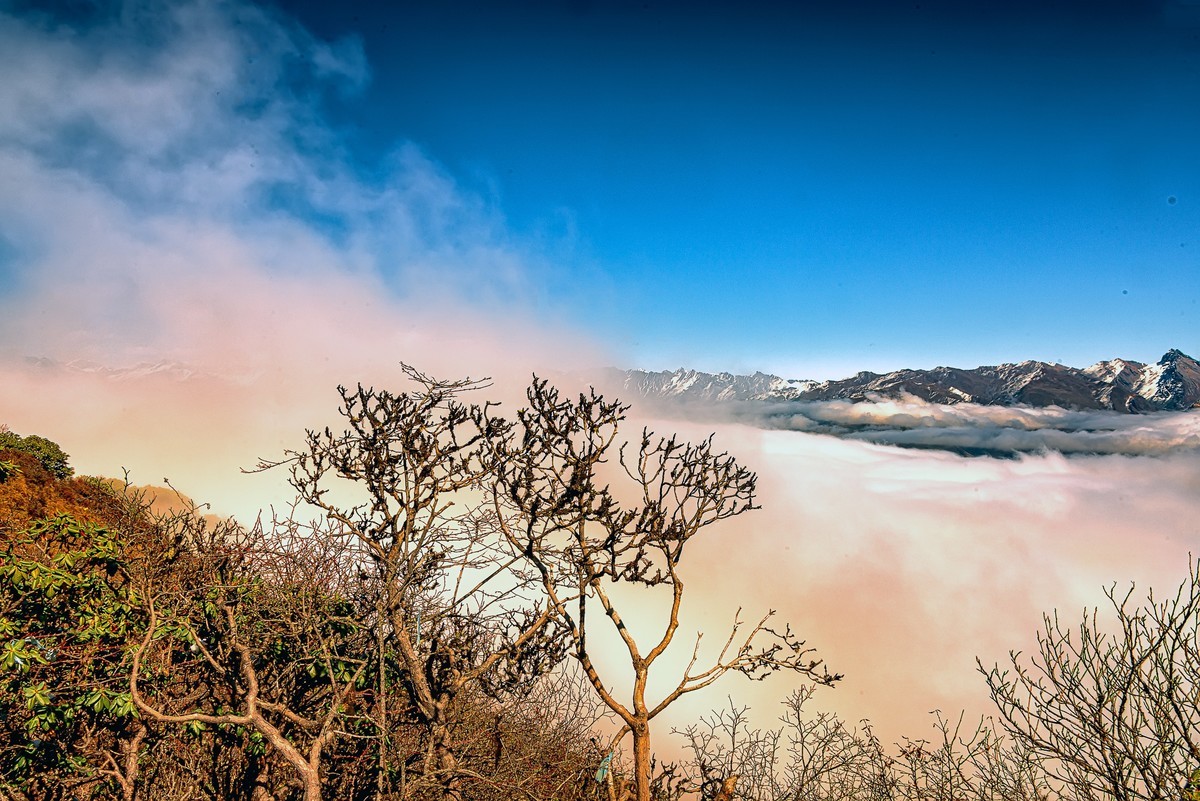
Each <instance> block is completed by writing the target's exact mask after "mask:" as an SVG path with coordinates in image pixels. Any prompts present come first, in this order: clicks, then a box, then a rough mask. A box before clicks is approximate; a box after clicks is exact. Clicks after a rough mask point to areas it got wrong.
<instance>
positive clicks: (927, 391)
mask: <svg viewBox="0 0 1200 801" xmlns="http://www.w3.org/2000/svg"><path fill="white" fill-rule="evenodd" d="M609 377H610V379H615V381H616V383H617V384H618V385H619V387H620V388H621V389H622V390H623V391H624V392H625V393H626V395H627V396H632V397H630V398H629V399H630V400H634V399H636V400H648V401H652V402H653V401H684V402H703V403H724V402H730V401H832V400H842V401H852V402H861V401H869V400H874V399H878V398H889V399H894V398H902V397H915V398H919V399H920V400H923V401H927V402H930V403H940V404H951V405H952V404H959V403H977V404H980V405H984V406H1033V407H1047V406H1058V407H1061V408H1064V409H1081V410H1082V409H1103V410H1112V411H1119V412H1126V413H1131V414H1140V413H1147V412H1156V411H1182V410H1185V409H1191V408H1196V407H1198V406H1200V363H1198V362H1197V361H1196V360H1195V359H1193V358H1192V357H1191V356H1188V355H1187V354H1185V353H1183V352H1182V351H1180V350H1177V349H1171V350H1169V351H1167V352H1166V353H1165V354H1164V355H1163V357H1162V358H1161V359H1159V361H1158V362H1157V363H1155V364H1146V363H1143V362H1138V361H1134V360H1131V359H1120V358H1116V359H1108V360H1105V361H1100V362H1096V363H1095V364H1093V365H1090V366H1089V367H1084V368H1076V367H1066V366H1064V365H1061V364H1050V363H1048V362H1040V361H1033V360H1029V361H1023V362H1019V363H1005V364H999V365H984V366H980V367H975V368H972V369H963V368H957V367H934V368H932V369H927V370H920V369H908V368H906V369H902V370H894V371H892V372H890V373H872V372H866V371H863V372H860V373H857V374H856V375H853V376H851V377H849V378H844V379H840V380H835V381H808V380H796V379H785V378H781V377H780V376H776V375H771V374H768V373H761V372H758V373H754V374H752V375H734V374H732V373H704V372H701V371H698V370H687V369H683V368H681V369H679V370H670V371H668V370H664V371H660V372H652V371H645V370H621V369H619V368H610V376H609Z"/></svg>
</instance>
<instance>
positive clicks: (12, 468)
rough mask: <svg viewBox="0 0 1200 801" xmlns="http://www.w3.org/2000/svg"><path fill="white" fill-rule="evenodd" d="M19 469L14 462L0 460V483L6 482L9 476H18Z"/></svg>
mask: <svg viewBox="0 0 1200 801" xmlns="http://www.w3.org/2000/svg"><path fill="white" fill-rule="evenodd" d="M20 473H21V468H20V467H19V466H18V465H17V463H16V462H13V461H10V460H8V459H0V483H2V482H4V481H5V480H7V479H8V478H9V477H10V476H15V475H20Z"/></svg>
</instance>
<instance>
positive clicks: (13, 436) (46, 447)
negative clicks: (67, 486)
mask: <svg viewBox="0 0 1200 801" xmlns="http://www.w3.org/2000/svg"><path fill="white" fill-rule="evenodd" d="M0 450H10V451H21V452H22V453H28V454H29V455H30V456H33V457H34V458H35V459H37V460H38V461H39V462H41V463H42V466H43V467H45V468H46V469H47V470H48V471H50V473H51V474H52V475H53V476H54V477H55V478H70V477H71V476H73V475H74V474H75V469H74V468H72V467H71V466H70V465H69V464H67V459H68V458H69V457H68V456H67V454H66V453H64V452H63V449H62V448H60V447H59V445H58V443H57V442H53V441H52V440H48V439H46V438H45V437H39V436H38V435H37V434H30V435H29V436H27V437H22V436H21V435H20V434H17V433H16V432H14V431H9V430H7V427H5V429H4V430H0ZM5 477H7V476H5V475H4V473H3V471H2V469H0V478H5Z"/></svg>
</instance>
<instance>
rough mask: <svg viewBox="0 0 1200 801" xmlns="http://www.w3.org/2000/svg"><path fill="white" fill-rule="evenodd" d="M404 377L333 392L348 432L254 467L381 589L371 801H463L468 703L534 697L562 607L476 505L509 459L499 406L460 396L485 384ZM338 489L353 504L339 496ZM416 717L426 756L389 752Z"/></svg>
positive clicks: (557, 646) (376, 616) (551, 657)
mask: <svg viewBox="0 0 1200 801" xmlns="http://www.w3.org/2000/svg"><path fill="white" fill-rule="evenodd" d="M404 370H405V372H406V374H407V375H408V377H409V378H410V379H411V380H412V382H413V383H414V384H415V389H414V390H413V391H411V392H402V393H392V392H388V391H385V390H376V389H373V388H365V387H363V386H362V385H359V386H358V387H357V388H356V389H355V390H347V389H346V388H344V387H339V388H338V392H339V394H340V395H341V399H342V407H341V409H340V412H341V415H342V417H343V418H344V422H345V425H346V428H345V429H344V430H342V431H339V432H335V431H333V430H332V429H329V428H326V429H324V430H321V431H314V430H310V431H308V432H307V440H306V444H305V447H304V448H302V449H299V450H295V451H289V452H288V453H287V454H286V457H285V459H283V460H282V461H263V462H261V463H260V464H259V466H258V469H269V468H272V467H278V466H280V465H286V468H287V469H288V470H289V473H290V482H291V484H292V486H293V487H294V488H295V490H296V491H297V493H298V495H299V498H300V499H301V500H302V501H304V502H306V503H308V504H311V505H313V506H315V507H317V508H318V509H320V510H321V511H322V512H323V513H324V515H325V516H326V517H327V518H328V519H329V520H330V521H333V522H335V523H336V524H338V525H339V526H341V527H342V530H343V531H344V532H346V535H347V536H348V537H350V538H352V539H353V540H354V542H355V543H356V545H357V549H358V551H359V553H360V555H361V556H360V560H359V569H360V570H361V572H362V575H363V576H364V578H365V579H366V580H368V581H369V582H370V584H371V585H372V586H373V587H374V589H373V590H372V592H373V593H374V595H373V601H372V603H373V605H374V610H373V614H372V616H371V620H370V626H371V627H372V629H373V631H374V635H375V638H376V642H375V649H374V658H373V667H372V676H373V684H374V699H375V701H374V707H373V709H372V711H371V715H372V719H373V721H374V723H375V728H376V732H377V736H378V738H379V748H378V764H377V766H376V776H377V797H383V796H384V795H386V794H388V793H390V792H392V791H393V790H394V789H396V787H397V785H402V786H401V787H400V789H401V790H402V791H405V792H410V793H411V792H412V791H413V790H414V789H415V788H414V787H412V786H411V785H412V784H413V783H414V782H415V783H419V784H424V785H432V786H434V787H436V788H439V792H440V794H441V795H442V796H444V797H446V798H453V799H458V798H461V797H462V793H463V780H464V779H467V778H474V779H482V777H481V776H480V775H479V774H478V773H477V772H473V771H470V770H468V769H466V768H465V767H464V766H463V765H462V764H461V760H460V759H459V747H458V745H457V744H456V743H455V741H454V730H455V720H454V716H455V714H456V709H457V708H458V706H459V704H458V702H459V700H460V698H462V697H463V696H464V694H465V693H468V692H469V691H472V690H475V689H477V690H480V691H482V692H484V693H487V694H491V695H493V696H500V695H503V694H505V693H510V692H512V691H514V690H517V689H519V688H521V687H523V686H527V685H528V684H529V683H530V682H531V681H533V680H535V679H536V678H538V677H539V676H541V675H543V674H545V673H546V672H547V671H549V670H550V669H551V668H552V667H553V666H554V665H555V664H557V663H558V662H559V661H560V660H561V659H562V657H563V641H562V636H561V631H560V628H559V626H558V625H557V620H556V618H555V608H554V606H553V605H552V604H551V603H549V602H547V601H546V600H544V599H543V598H542V597H541V593H540V592H530V588H531V581H530V576H529V575H527V574H526V573H525V572H523V563H522V560H521V559H520V558H519V554H515V553H513V551H512V549H511V547H510V545H509V543H508V541H507V540H505V539H504V538H503V537H501V536H499V534H498V533H497V530H496V528H495V526H493V525H491V524H490V522H488V521H487V520H485V519H484V515H483V514H482V513H481V511H480V509H479V508H478V502H476V501H472V497H475V498H481V497H483V495H482V492H483V491H484V490H488V489H490V488H491V486H492V483H493V482H494V480H495V476H496V474H497V471H498V469H499V467H498V465H497V463H496V458H497V454H498V453H501V452H502V450H503V449H499V450H498V449H496V448H494V447H493V443H496V442H501V441H504V440H505V439H506V438H507V437H508V436H510V432H511V430H512V424H511V423H509V422H506V421H504V420H503V419H500V418H497V417H495V416H493V415H491V414H489V410H490V409H491V406H492V405H491V404H484V405H482V406H481V405H478V404H466V403H464V402H462V401H461V400H460V399H459V398H460V396H461V395H462V394H463V393H466V392H468V391H470V390H476V389H480V388H482V387H483V386H486V383H485V382H480V381H472V380H470V379H465V380H459V381H440V380H437V379H433V378H431V377H429V376H426V375H424V374H423V373H420V372H418V371H417V370H415V369H413V368H411V367H408V366H405V367H404ZM343 482H349V490H350V491H351V492H356V493H357V497H356V498H354V499H352V500H347V499H346V496H345V494H344V493H339V483H341V484H342V487H345V486H346V485H345V484H344V483H343ZM396 688H399V689H400V691H401V694H402V695H403V701H402V702H401V704H400V708H399V709H393V708H392V704H393V701H391V700H389V699H392V698H394V696H395V689H396ZM410 715H411V716H412V717H414V718H415V720H416V723H417V725H418V727H419V728H420V729H421V731H422V732H423V736H422V747H423V751H424V753H423V756H422V757H421V758H419V759H414V758H413V757H414V756H415V755H404V754H400V755H394V754H392V753H391V749H389V748H388V747H386V743H387V741H388V739H389V738H390V737H392V734H393V730H394V729H395V727H396V724H397V723H398V722H399V721H400V720H402V719H404V718H407V717H408V716H410ZM393 759H399V760H401V762H400V764H398V765H397V764H394V763H393Z"/></svg>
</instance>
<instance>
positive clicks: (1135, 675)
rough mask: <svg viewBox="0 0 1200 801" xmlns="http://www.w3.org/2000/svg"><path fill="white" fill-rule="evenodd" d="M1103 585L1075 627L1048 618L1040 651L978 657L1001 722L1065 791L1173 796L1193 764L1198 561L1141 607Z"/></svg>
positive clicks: (1199, 665)
mask: <svg viewBox="0 0 1200 801" xmlns="http://www.w3.org/2000/svg"><path fill="white" fill-rule="evenodd" d="M1133 591H1134V590H1133V588H1132V587H1131V588H1130V589H1129V590H1128V591H1127V592H1126V593H1125V594H1124V595H1120V594H1118V593H1117V592H1116V590H1115V587H1111V588H1109V589H1108V590H1106V593H1105V594H1106V595H1107V596H1108V599H1109V602H1110V604H1111V607H1112V611H1113V612H1114V613H1115V628H1114V629H1113V631H1112V632H1111V633H1109V632H1106V631H1105V630H1104V628H1103V627H1102V626H1101V622H1100V619H1099V616H1098V610H1095V609H1093V610H1091V612H1090V613H1088V612H1085V614H1084V617H1083V620H1082V622H1081V623H1080V624H1079V625H1078V627H1077V628H1071V627H1069V626H1067V625H1065V624H1063V623H1062V621H1060V619H1059V617H1058V614H1057V613H1055V614H1053V615H1046V616H1045V617H1044V621H1043V622H1044V627H1043V630H1042V632H1041V633H1040V634H1039V635H1038V649H1037V653H1035V654H1033V655H1032V656H1031V657H1030V658H1028V659H1025V658H1023V657H1022V655H1021V654H1020V653H1012V654H1011V655H1010V662H1011V665H1009V666H1006V667H1005V668H1003V669H1002V668H1001V667H1000V666H994V667H992V668H990V669H988V668H984V667H983V665H982V664H981V665H980V668H979V669H980V671H981V672H982V673H983V674H984V676H985V678H986V680H987V684H988V689H989V690H990V692H991V696H992V700H993V701H995V703H996V705H997V707H998V708H999V712H1000V722H1001V723H1002V724H1003V726H1004V728H1005V729H1006V730H1007V731H1008V732H1009V734H1010V735H1011V736H1012V737H1013V738H1014V739H1015V740H1016V741H1017V742H1018V743H1020V744H1022V745H1024V746H1025V747H1027V748H1028V749H1029V750H1030V751H1031V752H1032V753H1033V754H1034V755H1035V756H1036V757H1037V758H1038V759H1039V760H1041V761H1042V764H1043V765H1044V767H1045V769H1046V771H1047V772H1048V773H1049V774H1050V775H1051V776H1052V777H1053V778H1054V779H1055V780H1057V782H1059V783H1060V784H1061V785H1062V790H1063V792H1065V793H1068V794H1070V795H1071V796H1073V797H1075V798H1077V799H1082V800H1086V801H1091V800H1092V799H1101V798H1114V799H1118V801H1133V799H1153V800H1154V801H1159V799H1161V800H1162V801H1167V799H1170V800H1171V801H1178V799H1180V798H1183V797H1184V795H1185V793H1187V792H1190V791H1191V789H1192V784H1191V782H1192V779H1193V776H1194V775H1195V773H1196V770H1197V768H1198V767H1200V700H1198V699H1200V695H1198V693H1200V638H1198V623H1200V568H1197V566H1195V565H1193V566H1192V567H1191V569H1190V571H1189V578H1188V580H1187V581H1186V582H1184V583H1183V585H1182V586H1181V587H1180V588H1179V590H1178V591H1177V592H1176V593H1175V595H1174V596H1171V597H1168V598H1166V599H1165V600H1158V599H1156V598H1155V596H1154V594H1153V593H1150V594H1149V595H1148V597H1147V599H1146V601H1145V603H1143V604H1141V605H1139V604H1137V603H1135V602H1134V601H1133Z"/></svg>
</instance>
